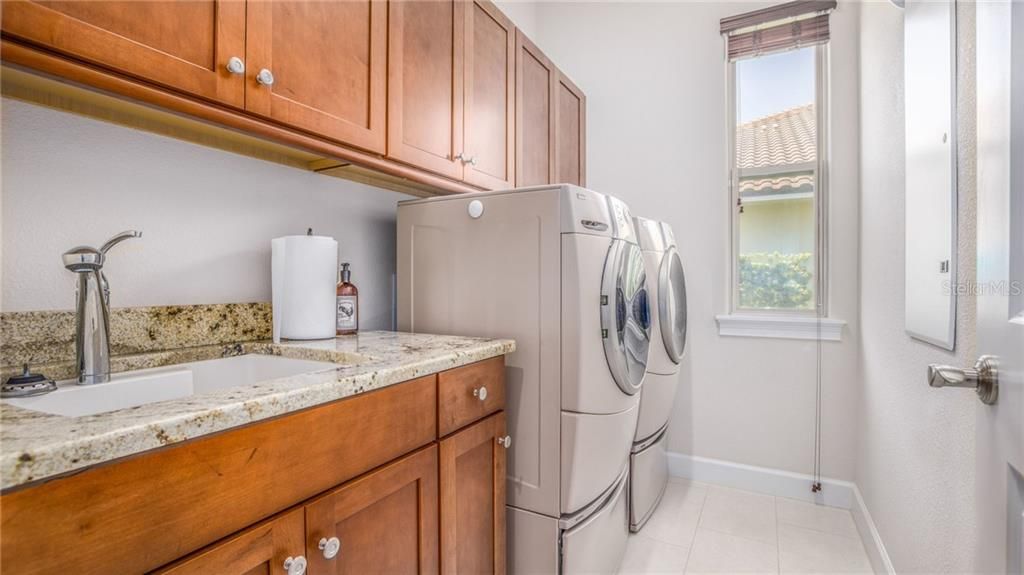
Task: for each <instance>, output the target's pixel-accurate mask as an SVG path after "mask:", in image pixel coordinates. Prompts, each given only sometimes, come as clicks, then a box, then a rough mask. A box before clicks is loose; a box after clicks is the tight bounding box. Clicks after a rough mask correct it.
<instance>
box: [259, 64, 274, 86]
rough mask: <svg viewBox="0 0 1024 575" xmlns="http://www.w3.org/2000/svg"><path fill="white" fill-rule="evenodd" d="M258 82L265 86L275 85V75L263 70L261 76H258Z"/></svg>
mask: <svg viewBox="0 0 1024 575" xmlns="http://www.w3.org/2000/svg"><path fill="white" fill-rule="evenodd" d="M256 81H257V82H259V83H260V84H263V85H264V86H270V85H272V84H273V83H274V73H273V72H271V71H270V70H267V69H266V68H263V69H262V70H260V73H259V74H256Z"/></svg>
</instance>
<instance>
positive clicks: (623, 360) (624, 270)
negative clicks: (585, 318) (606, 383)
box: [601, 240, 651, 395]
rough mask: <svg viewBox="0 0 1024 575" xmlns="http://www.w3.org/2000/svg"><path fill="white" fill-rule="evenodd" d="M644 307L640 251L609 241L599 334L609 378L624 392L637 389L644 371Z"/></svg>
mask: <svg viewBox="0 0 1024 575" xmlns="http://www.w3.org/2000/svg"><path fill="white" fill-rule="evenodd" d="M648 306H649V303H648V301H647V272H645V271H644V256H643V252H641V251H640V248H639V247H638V246H637V245H636V244H632V243H629V242H626V241H623V240H612V244H611V247H610V248H609V249H608V257H607V258H606V259H605V265H604V274H603V276H602V278H601V337H602V338H603V339H604V355H605V358H607V359H608V368H609V369H610V370H611V372H612V377H613V378H615V383H616V384H618V386H619V388H620V389H622V391H623V392H625V393H626V394H628V395H634V394H636V393H637V392H638V391H640V384H641V383H642V382H643V379H644V373H645V372H646V371H647V353H648V351H649V349H650V343H651V341H650V340H651V318H650V308H649V307H648Z"/></svg>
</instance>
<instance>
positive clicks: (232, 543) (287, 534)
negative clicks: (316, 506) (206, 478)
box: [155, 509, 306, 575]
mask: <svg viewBox="0 0 1024 575" xmlns="http://www.w3.org/2000/svg"><path fill="white" fill-rule="evenodd" d="M303 516H304V514H303V512H302V509H293V510H292V511H287V512H285V513H282V514H281V515H279V516H277V517H273V518H271V519H268V520H266V521H264V522H262V523H259V524H257V525H254V526H252V527H250V528H248V529H246V530H244V531H242V532H240V533H237V534H236V535H233V536H231V537H229V538H227V539H226V540H224V541H222V542H220V543H215V544H213V545H212V546H210V547H209V548H208V549H206V550H204V551H201V552H199V553H197V554H195V555H192V556H191V557H188V558H187V559H183V560H181V561H179V562H177V563H175V564H173V565H171V566H169V567H165V568H163V569H160V570H158V571H156V572H155V575H208V574H209V573H243V574H245V575H249V574H256V573H281V574H282V575H283V574H285V573H288V567H292V570H293V571H297V570H298V568H297V565H298V564H300V563H302V562H305V561H306V558H305V557H303V556H302V554H303V533H304V532H305V524H304V522H303Z"/></svg>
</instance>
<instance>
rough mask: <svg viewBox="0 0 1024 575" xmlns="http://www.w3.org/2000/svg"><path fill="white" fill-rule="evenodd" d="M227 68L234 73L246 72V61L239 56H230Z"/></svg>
mask: <svg viewBox="0 0 1024 575" xmlns="http://www.w3.org/2000/svg"><path fill="white" fill-rule="evenodd" d="M227 69H228V72H231V73H232V74H244V73H245V62H243V61H242V59H241V58H239V57H238V56H232V57H230V58H228V65H227Z"/></svg>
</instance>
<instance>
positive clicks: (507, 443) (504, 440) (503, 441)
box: [498, 435, 512, 449]
mask: <svg viewBox="0 0 1024 575" xmlns="http://www.w3.org/2000/svg"><path fill="white" fill-rule="evenodd" d="M498 445H500V446H502V447H504V448H505V449H508V448H509V447H512V437H511V436H508V435H506V436H505V437H499V438H498Z"/></svg>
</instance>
